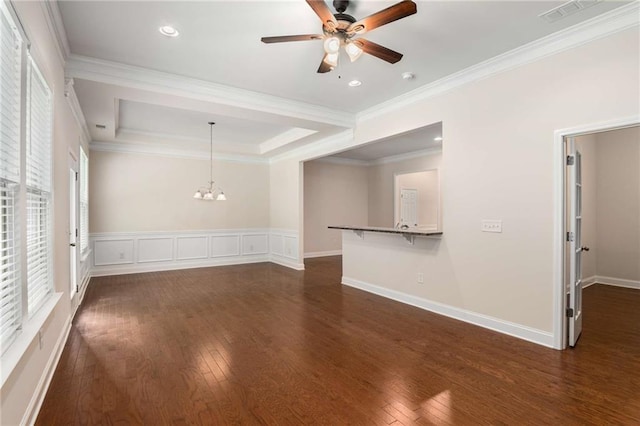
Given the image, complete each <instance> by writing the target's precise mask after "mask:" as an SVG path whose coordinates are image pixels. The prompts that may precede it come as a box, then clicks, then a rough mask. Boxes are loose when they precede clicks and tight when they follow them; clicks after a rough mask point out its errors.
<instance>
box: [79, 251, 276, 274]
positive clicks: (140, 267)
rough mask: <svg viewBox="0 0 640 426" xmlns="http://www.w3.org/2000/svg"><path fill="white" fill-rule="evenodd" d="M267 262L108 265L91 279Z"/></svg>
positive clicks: (250, 258) (263, 258) (236, 259)
mask: <svg viewBox="0 0 640 426" xmlns="http://www.w3.org/2000/svg"><path fill="white" fill-rule="evenodd" d="M261 262H269V256H268V255H245V256H232V257H231V256H230V257H215V258H209V259H205V260H198V261H190V260H181V261H179V262H172V263H162V262H158V263H156V264H154V263H143V264H128V265H108V266H100V267H94V268H93V270H92V271H91V277H106V276H111V275H124V274H139V273H144V272H159V271H175V270H180V269H194V268H209V267H212V266H226V265H243V264H246V263H261Z"/></svg>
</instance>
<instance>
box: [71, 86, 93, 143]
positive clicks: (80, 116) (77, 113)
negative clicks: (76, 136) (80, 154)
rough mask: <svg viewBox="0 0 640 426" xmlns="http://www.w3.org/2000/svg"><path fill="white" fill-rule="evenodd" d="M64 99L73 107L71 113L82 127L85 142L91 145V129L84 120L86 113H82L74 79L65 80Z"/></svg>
mask: <svg viewBox="0 0 640 426" xmlns="http://www.w3.org/2000/svg"><path fill="white" fill-rule="evenodd" d="M64 97H65V98H66V99H67V102H68V103H69V106H70V107H71V113H72V114H73V117H74V118H75V119H76V123H78V127H80V131H81V133H82V139H83V142H85V143H89V142H90V141H91V134H90V133H89V127H87V121H86V120H85V118H84V113H83V112H82V108H81V107H80V102H79V101H78V96H76V91H75V90H74V88H73V79H72V78H65V79H64Z"/></svg>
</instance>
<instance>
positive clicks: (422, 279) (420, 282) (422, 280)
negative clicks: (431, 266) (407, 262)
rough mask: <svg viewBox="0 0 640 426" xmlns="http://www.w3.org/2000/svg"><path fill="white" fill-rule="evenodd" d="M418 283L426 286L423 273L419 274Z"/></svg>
mask: <svg viewBox="0 0 640 426" xmlns="http://www.w3.org/2000/svg"><path fill="white" fill-rule="evenodd" d="M417 281H418V284H424V274H423V273H422V272H418V277H417Z"/></svg>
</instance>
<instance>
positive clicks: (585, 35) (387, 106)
mask: <svg viewBox="0 0 640 426" xmlns="http://www.w3.org/2000/svg"><path fill="white" fill-rule="evenodd" d="M639 15H640V2H638V1H634V2H633V3H630V4H628V5H625V6H620V7H618V8H616V9H613V10H611V11H609V12H607V13H603V14H601V15H598V16H596V17H594V18H591V19H588V20H586V21H584V22H581V23H579V24H576V25H574V26H572V27H569V28H566V29H564V30H561V31H558V32H555V33H553V34H550V35H548V36H545V37H542V38H540V39H538V40H535V41H533V42H531V43H528V44H525V45H523V46H520V47H518V48H516V49H513V50H510V51H508V52H506V53H503V54H501V55H498V56H495V57H493V58H491V59H488V60H486V61H483V62H480V63H479V64H476V65H473V66H471V67H469V68H466V69H464V70H462V71H459V72H456V73H454V74H451V75H448V76H446V77H444V78H441V79H440V80H436V81H434V82H432V83H429V84H426V85H424V86H421V87H419V88H417V89H415V90H412V91H410V92H407V93H405V94H403V95H400V96H397V97H395V98H392V99H389V100H387V101H385V102H382V103H380V104H378V105H376V106H373V107H371V108H368V109H366V110H364V111H361V112H360V113H358V114H357V115H356V122H358V123H359V122H362V121H367V120H372V119H374V118H377V117H380V116H382V115H385V114H388V113H391V112H393V111H397V110H400V109H402V108H405V107H407V106H409V105H411V104H415V103H416V102H420V101H424V100H426V99H429V98H432V97H435V96H437V95H441V94H443V93H445V92H448V91H450V90H453V89H455V88H458V87H460V86H463V85H465V84H468V83H472V82H475V81H478V80H482V79H484V78H488V77H491V76H493V75H496V74H500V73H502V72H505V71H509V70H512V69H514V68H517V67H520V66H522V65H526V64H528V63H531V62H535V61H538V60H540V59H543V58H546V57H548V56H551V55H554V54H556V53H560V52H563V51H565V50H568V49H572V48H575V47H578V46H581V45H583V44H585V43H588V42H591V41H594V40H598V39H600V38H604V37H607V36H610V35H612V34H615V33H618V32H621V31H624V30H627V29H630V28H633V27H637V26H638V25H639V24H640V17H639Z"/></svg>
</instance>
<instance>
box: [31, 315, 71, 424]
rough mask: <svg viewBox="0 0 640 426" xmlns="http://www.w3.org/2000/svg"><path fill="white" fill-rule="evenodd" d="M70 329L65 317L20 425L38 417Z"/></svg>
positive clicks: (69, 321)
mask: <svg viewBox="0 0 640 426" xmlns="http://www.w3.org/2000/svg"><path fill="white" fill-rule="evenodd" d="M70 331H71V318H67V321H66V322H65V324H64V327H63V329H62V333H60V336H59V337H58V341H57V342H56V345H55V346H54V348H53V351H52V352H51V356H50V357H49V361H47V365H46V367H45V369H44V371H43V372H42V376H41V377H40V381H39V382H38V386H36V390H35V392H34V393H33V396H32V397H31V401H29V405H28V406H27V410H26V411H25V414H24V417H23V418H22V421H21V422H20V424H21V425H33V424H34V423H35V421H36V418H37V417H38V413H40V408H41V407H42V403H43V402H44V397H45V396H46V395H47V391H48V390H49V385H50V384H51V379H53V373H54V372H55V371H56V367H58V362H59V361H60V357H61V356H62V351H63V349H64V346H65V344H66V343H67V338H68V337H69V332H70Z"/></svg>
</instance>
